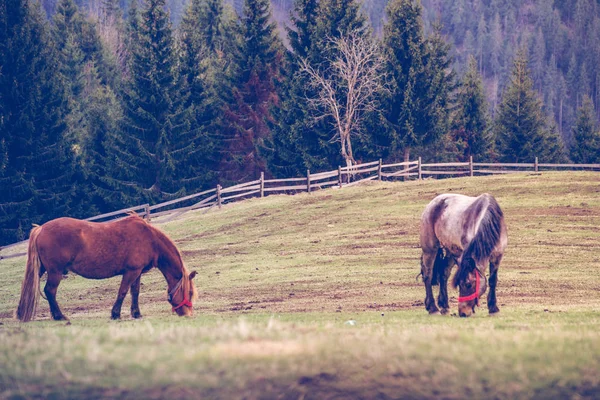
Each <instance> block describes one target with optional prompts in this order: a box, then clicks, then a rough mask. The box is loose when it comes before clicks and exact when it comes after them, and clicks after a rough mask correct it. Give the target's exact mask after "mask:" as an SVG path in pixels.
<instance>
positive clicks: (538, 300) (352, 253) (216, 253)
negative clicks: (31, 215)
mask: <svg viewBox="0 0 600 400" xmlns="http://www.w3.org/2000/svg"><path fill="white" fill-rule="evenodd" d="M444 192H455V193H464V194H470V195H476V194H479V193H481V192H489V193H492V194H493V195H494V196H495V197H496V198H497V200H498V202H499V203H500V205H501V207H502V208H503V210H504V213H505V216H506V221H507V225H508V230H509V247H508V249H507V252H506V255H505V258H504V261H503V264H502V265H501V267H500V271H499V283H498V304H499V306H500V309H501V312H500V314H499V315H497V316H494V317H490V316H488V315H487V308H486V306H485V301H482V303H483V304H482V307H481V308H479V309H478V311H477V313H476V314H475V316H474V317H472V318H469V319H461V318H457V317H456V315H455V313H456V296H457V292H456V291H454V290H452V289H451V290H450V305H451V313H452V314H453V315H451V316H429V315H427V312H426V311H425V308H424V306H423V299H424V296H425V293H424V289H423V286H422V284H421V283H420V281H417V280H416V279H415V277H416V276H417V274H418V272H419V255H420V250H419V247H418V227H419V217H420V214H421V212H422V210H423V208H424V207H425V205H426V204H427V203H428V202H429V201H430V200H431V199H432V198H433V197H435V195H437V194H439V193H444ZM157 222H159V221H157ZM158 226H159V227H160V228H161V229H162V230H164V231H165V232H167V233H168V234H169V235H170V236H171V237H172V238H173V239H174V240H175V242H176V243H177V245H178V246H179V248H180V250H181V251H182V253H183V256H184V260H185V262H186V265H187V266H188V268H189V269H192V270H196V271H198V276H197V277H196V285H197V287H198V289H199V295H200V297H199V299H198V301H197V302H196V304H195V305H194V306H195V314H196V315H195V316H194V317H193V318H178V317H176V316H174V315H172V314H171V311H170V306H169V304H168V303H167V302H166V282H165V281H164V279H163V277H162V275H160V273H159V272H158V271H151V272H149V273H148V274H146V275H145V276H144V277H143V278H142V292H141V295H140V308H141V311H142V314H143V315H144V318H142V319H141V320H133V319H131V318H130V317H129V315H128V311H129V303H128V299H129V297H128V298H127V299H126V301H125V304H124V305H123V319H122V320H121V321H111V320H110V319H109V317H110V308H111V306H112V303H113V302H114V299H115V297H116V291H117V288H118V285H119V282H120V281H119V278H114V279H109V280H105V281H92V280H86V279H83V278H81V277H78V276H72V275H70V276H69V277H68V278H67V279H66V280H64V281H63V282H62V283H61V286H60V287H59V291H58V301H59V304H60V305H61V307H62V310H63V312H64V313H65V315H67V316H68V317H70V318H71V321H70V324H69V325H67V324H66V323H65V322H55V321H51V320H49V309H48V304H47V302H46V301H45V300H43V299H41V300H40V307H39V308H38V313H37V316H36V320H35V321H34V322H31V323H27V324H22V323H18V322H16V321H15V320H13V319H12V313H13V312H14V309H15V308H16V305H17V302H18V296H19V291H20V282H21V279H22V277H23V271H24V265H25V259H24V258H20V259H9V260H3V261H0V282H2V285H1V286H0V398H15V399H16V398H55V399H63V398H107V397H110V398H125V399H152V398H157V399H158V398H172V399H180V398H181V399H183V398H209V399H210V398H218V399H231V398H233V399H235V398H245V399H263V398H264V399H271V398H282V399H288V398H289V399H298V398H305V399H342V398H364V399H371V398H377V399H388V398H390V399H392V398H414V399H420V398H445V399H454V398H456V399H462V398H481V399H483V398H485V399H489V398H499V399H504V398H509V399H513V398H517V399H520V398H522V399H530V398H540V399H547V398H590V399H591V398H599V397H600V312H599V310H600V175H598V174H597V173H595V174H594V173H583V172H581V173H546V172H544V173H541V174H517V175H511V176H506V177H505V176H503V177H486V178H483V177H482V178H460V179H448V180H439V181H436V180H426V181H422V182H406V183H402V182H399V183H385V182H384V183H368V184H364V185H362V186H357V187H353V188H345V189H343V190H333V189H332V190H325V191H319V192H314V193H312V194H298V195H295V196H270V197H268V198H265V199H252V200H247V201H244V202H240V203H235V204H231V205H226V206H224V207H223V209H222V210H211V211H210V212H208V213H202V212H197V213H192V212H190V213H187V214H184V215H183V216H181V217H180V218H179V219H177V220H175V221H171V222H169V223H165V224H158ZM18 250H20V249H17V250H16V251H18ZM42 283H43V282H42ZM436 291H437V290H436ZM436 295H437V293H436Z"/></svg>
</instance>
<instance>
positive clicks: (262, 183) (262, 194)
mask: <svg viewBox="0 0 600 400" xmlns="http://www.w3.org/2000/svg"><path fill="white" fill-rule="evenodd" d="M260 197H265V173H264V172H261V173H260Z"/></svg>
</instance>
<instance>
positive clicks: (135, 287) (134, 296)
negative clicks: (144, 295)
mask: <svg viewBox="0 0 600 400" xmlns="http://www.w3.org/2000/svg"><path fill="white" fill-rule="evenodd" d="M141 280H142V275H140V276H138V278H137V279H136V280H135V281H134V282H133V284H132V285H131V316H132V317H133V318H142V313H141V312H140V306H139V304H138V297H139V296H140V281H141Z"/></svg>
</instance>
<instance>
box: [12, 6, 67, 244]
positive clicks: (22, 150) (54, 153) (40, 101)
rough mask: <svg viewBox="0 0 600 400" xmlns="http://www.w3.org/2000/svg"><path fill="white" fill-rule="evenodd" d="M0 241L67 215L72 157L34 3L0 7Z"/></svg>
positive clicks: (48, 49) (52, 56) (53, 67)
mask: <svg viewBox="0 0 600 400" xmlns="http://www.w3.org/2000/svg"><path fill="white" fill-rule="evenodd" d="M0 36H1V37H2V38H3V39H2V40H0V71H2V72H1V73H0V113H1V114H0V148H1V149H2V155H1V156H0V167H1V169H0V226H1V227H2V228H1V231H0V241H2V243H7V242H13V241H16V240H19V239H23V238H25V237H26V235H27V233H28V232H29V229H30V227H31V223H43V222H45V221H46V220H48V219H52V218H55V217H58V216H63V215H68V214H69V212H70V210H72V209H73V208H75V207H76V202H77V201H78V200H79V199H77V198H74V197H73V194H74V191H73V183H72V180H73V176H74V173H75V165H74V157H73V152H72V151H71V145H70V143H69V142H68V141H66V139H65V137H64V134H65V130H66V125H65V120H64V113H65V112H64V106H65V100H64V98H63V93H64V89H63V88H62V87H61V85H60V81H59V80H57V77H56V75H54V72H55V71H56V69H57V62H56V56H55V54H54V53H53V51H52V46H51V45H50V42H49V36H48V31H47V28H46V25H45V21H44V17H43V16H42V15H41V10H40V9H39V7H37V5H29V2H27V1H24V0H8V1H4V2H2V5H1V6H0Z"/></svg>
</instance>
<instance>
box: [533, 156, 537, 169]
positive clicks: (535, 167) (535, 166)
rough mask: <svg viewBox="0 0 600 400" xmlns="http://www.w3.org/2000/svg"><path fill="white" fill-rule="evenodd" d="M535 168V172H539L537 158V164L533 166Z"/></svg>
mask: <svg viewBox="0 0 600 400" xmlns="http://www.w3.org/2000/svg"><path fill="white" fill-rule="evenodd" d="M533 167H534V169H535V172H538V158H537V157H536V158H535V163H534V164H533Z"/></svg>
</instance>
